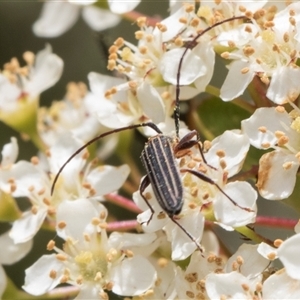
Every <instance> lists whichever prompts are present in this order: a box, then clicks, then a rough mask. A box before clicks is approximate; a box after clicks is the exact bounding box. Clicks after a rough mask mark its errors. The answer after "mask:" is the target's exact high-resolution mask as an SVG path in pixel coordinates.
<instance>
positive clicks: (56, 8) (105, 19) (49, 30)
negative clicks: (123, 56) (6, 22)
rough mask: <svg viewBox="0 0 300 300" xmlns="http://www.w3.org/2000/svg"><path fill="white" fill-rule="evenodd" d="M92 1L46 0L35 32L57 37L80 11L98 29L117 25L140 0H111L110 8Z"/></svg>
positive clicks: (35, 25) (88, 22) (72, 22)
mask: <svg viewBox="0 0 300 300" xmlns="http://www.w3.org/2000/svg"><path fill="white" fill-rule="evenodd" d="M95 2H97V1H94V0H90V1H71V0H70V1H59V2H56V1H46V3H45V4H44V6H43V9H42V12H41V15H40V17H39V19H38V20H37V21H36V22H35V23H34V24H33V32H34V33H35V35H37V36H39V37H48V38H52V37H57V36H59V35H62V34H63V33H65V32H66V31H67V30H69V29H70V28H71V27H72V26H73V25H74V24H75V22H76V21H77V19H78V18H79V15H80V12H81V14H82V17H83V19H84V20H85V21H86V23H87V24H88V25H89V26H90V27H91V28H92V29H93V30H96V31H101V30H105V29H107V28H110V27H114V26H116V25H117V24H118V23H119V22H120V21H121V17H120V16H118V15H117V14H123V13H126V12H129V11H131V10H133V9H134V8H135V7H136V6H137V5H138V4H139V2H140V1H138V0H135V1H131V2H129V3H128V2H119V1H114V0H110V1H108V5H109V8H110V10H111V11H109V10H108V9H102V8H100V7H97V5H93V4H95Z"/></svg>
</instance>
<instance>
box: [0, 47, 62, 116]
mask: <svg viewBox="0 0 300 300" xmlns="http://www.w3.org/2000/svg"><path fill="white" fill-rule="evenodd" d="M24 59H25V61H26V63H27V66H24V67H21V66H20V64H19V62H18V60H17V59H16V58H14V59H12V60H11V61H10V62H9V63H7V64H6V65H5V68H4V70H3V71H2V73H0V110H1V114H3V113H5V112H13V111H16V110H18V109H21V108H22V102H26V101H29V102H33V101H36V100H38V98H39V95H40V94H41V93H42V92H43V91H45V90H46V89H48V88H50V87H51V86H53V85H54V84H55V83H56V82H57V81H58V80H59V78H60V76H61V74H62V70H63V61H62V59H61V58H60V57H58V56H57V55H56V54H54V53H52V49H51V46H50V45H46V47H45V49H44V50H41V51H40V52H38V53H37V55H36V56H35V55H34V54H33V53H31V52H25V53H24Z"/></svg>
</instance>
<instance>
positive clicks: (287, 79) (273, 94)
mask: <svg viewBox="0 0 300 300" xmlns="http://www.w3.org/2000/svg"><path fill="white" fill-rule="evenodd" d="M299 81H300V70H299V69H298V68H294V67H289V66H288V67H285V66H284V67H280V68H277V69H276V71H275V72H274V73H273V75H272V80H271V83H270V86H269V88H268V91H267V94H266V96H267V97H268V98H269V99H270V100H272V101H273V102H275V103H277V104H284V103H287V102H288V100H291V101H294V100H295V99H296V98H297V97H298V95H299V93H300V85H299Z"/></svg>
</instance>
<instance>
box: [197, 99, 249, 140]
mask: <svg viewBox="0 0 300 300" xmlns="http://www.w3.org/2000/svg"><path fill="white" fill-rule="evenodd" d="M197 112H198V116H199V118H200V120H201V123H202V124H204V126H205V129H206V130H207V131H208V132H210V133H211V135H212V136H213V137H216V136H218V135H220V134H222V133H223V132H224V131H225V130H231V129H240V128H241V121H242V120H244V119H247V118H249V117H250V116H251V114H250V113H249V112H247V111H245V110H244V109H242V108H240V107H238V106H236V105H235V104H233V103H231V102H224V101H222V100H221V99H220V98H217V97H211V98H208V99H206V100H204V101H203V102H202V103H201V104H200V105H199V107H198V109H197ZM200 134H201V128H200ZM206 138H207V137H206Z"/></svg>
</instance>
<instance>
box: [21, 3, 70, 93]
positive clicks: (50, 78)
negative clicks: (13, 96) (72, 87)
mask: <svg viewBox="0 0 300 300" xmlns="http://www.w3.org/2000/svg"><path fill="white" fill-rule="evenodd" d="M47 3H48V2H47ZM63 66H64V62H63V60H62V59H61V58H60V57H58V56H57V55H56V54H54V53H52V50H51V47H50V45H46V48H45V49H44V50H42V51H40V52H38V53H37V55H36V60H35V65H34V68H33V69H32V72H31V79H30V81H29V82H28V84H27V86H26V91H27V92H28V93H29V94H30V95H31V96H32V97H35V96H38V95H39V94H40V93H41V92H43V91H45V90H46V89H48V88H50V87H51V86H53V85H54V84H55V83H56V82H57V81H58V80H59V78H60V76H61V74H62V71H63Z"/></svg>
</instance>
